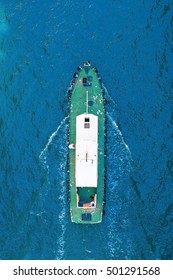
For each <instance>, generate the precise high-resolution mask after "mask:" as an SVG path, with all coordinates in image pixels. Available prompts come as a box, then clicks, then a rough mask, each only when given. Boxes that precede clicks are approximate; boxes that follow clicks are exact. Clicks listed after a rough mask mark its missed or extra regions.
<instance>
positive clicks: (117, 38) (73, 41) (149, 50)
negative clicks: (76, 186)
mask: <svg viewBox="0 0 173 280" xmlns="http://www.w3.org/2000/svg"><path fill="white" fill-rule="evenodd" d="M172 12H173V4H172V2H171V1H168V0H167V1H166V0H165V1H164V0H162V1H161V0H155V1H154V0H153V1H128V0H121V1H120V0H116V1H113V0H112V1H111V0H108V1H103V0H100V1H91V0H88V1H83V2H81V1H75V0H73V1H72V0H68V1H58V0H56V1H55V0H52V1H48V0H45V1H41V0H37V1H35V0H31V1H29V0H23V1H22V0H21V1H18V0H16V1H14V0H12V1H0V73H1V74H0V104H1V108H0V133H1V145H0V153H1V161H0V259H173V242H172V240H173V156H172V155H173V144H172V124H173V111H172V105H173V82H172V76H173V71H172V66H173V48H172V34H173V33H172V32H173V17H172ZM86 59H89V60H90V61H91V63H92V65H93V66H94V65H95V66H96V67H97V68H98V70H99V73H100V75H101V76H102V79H103V86H104V87H105V90H106V97H107V100H108V103H107V160H106V165H107V189H106V205H105V216H104V218H103V222H102V223H101V224H98V225H92V226H89V225H85V226H84V225H76V224H72V223H71V222H70V216H69V205H68V202H67V196H68V194H67V186H66V155H67V152H68V150H67V146H66V140H67V135H66V128H67V126H68V122H67V118H66V116H67V101H66V98H65V96H66V90H67V88H68V86H69V83H70V81H71V79H72V77H73V73H74V72H75V71H76V67H77V66H78V65H80V64H82V63H83V61H84V60H86Z"/></svg>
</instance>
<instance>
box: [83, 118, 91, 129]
mask: <svg viewBox="0 0 173 280" xmlns="http://www.w3.org/2000/svg"><path fill="white" fill-rule="evenodd" d="M84 128H90V119H89V118H85V119H84Z"/></svg>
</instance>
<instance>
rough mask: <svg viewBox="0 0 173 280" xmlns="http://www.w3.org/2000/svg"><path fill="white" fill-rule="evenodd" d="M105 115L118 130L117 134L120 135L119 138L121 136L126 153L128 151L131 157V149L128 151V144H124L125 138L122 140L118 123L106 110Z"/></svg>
mask: <svg viewBox="0 0 173 280" xmlns="http://www.w3.org/2000/svg"><path fill="white" fill-rule="evenodd" d="M107 116H108V118H109V120H110V121H111V123H112V125H113V126H114V128H115V129H116V131H117V132H118V135H119V136H120V138H121V140H122V142H123V144H124V146H125V148H126V150H127V151H128V153H129V155H130V157H131V159H132V155H131V151H130V149H129V146H128V145H127V144H126V142H125V140H124V138H123V135H122V133H121V131H120V130H119V128H118V125H117V124H116V122H115V121H114V120H113V119H112V117H111V116H110V114H109V113H108V112H107Z"/></svg>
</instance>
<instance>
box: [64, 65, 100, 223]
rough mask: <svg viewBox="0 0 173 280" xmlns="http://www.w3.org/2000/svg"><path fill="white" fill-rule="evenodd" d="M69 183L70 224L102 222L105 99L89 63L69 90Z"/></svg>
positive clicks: (94, 69) (80, 70)
mask: <svg viewBox="0 0 173 280" xmlns="http://www.w3.org/2000/svg"><path fill="white" fill-rule="evenodd" d="M68 100H69V132H68V174H69V175H68V176H69V178H68V182H69V202H70V216H71V221H72V222H74V223H81V224H95V223H100V222H101V221H102V216H103V213H104V209H103V206H104V191H105V106H104V104H105V99H104V90H103V88H102V85H101V77H100V76H99V75H98V71H97V69H96V67H93V68H92V67H91V64H90V62H89V61H86V62H85V63H84V65H82V66H79V67H78V72H76V73H75V74H74V77H73V80H72V81H71V86H70V88H69V89H68Z"/></svg>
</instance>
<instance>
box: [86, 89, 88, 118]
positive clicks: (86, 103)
mask: <svg viewBox="0 0 173 280" xmlns="http://www.w3.org/2000/svg"><path fill="white" fill-rule="evenodd" d="M86 113H87V114H88V90H87V91H86Z"/></svg>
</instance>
